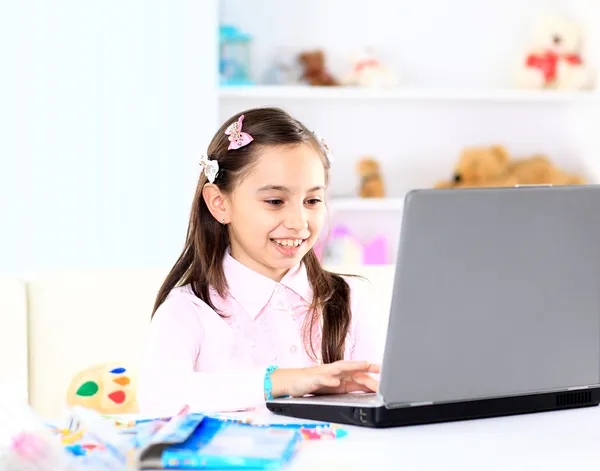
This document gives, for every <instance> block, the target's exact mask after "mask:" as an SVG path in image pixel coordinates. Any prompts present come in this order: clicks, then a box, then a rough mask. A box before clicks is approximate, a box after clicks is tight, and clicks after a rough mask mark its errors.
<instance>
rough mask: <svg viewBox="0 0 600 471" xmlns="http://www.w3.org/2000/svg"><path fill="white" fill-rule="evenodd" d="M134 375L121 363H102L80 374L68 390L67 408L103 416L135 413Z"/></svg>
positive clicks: (136, 408)
mask: <svg viewBox="0 0 600 471" xmlns="http://www.w3.org/2000/svg"><path fill="white" fill-rule="evenodd" d="M135 390H136V385H135V381H134V378H133V375H132V374H131V372H130V371H129V369H128V368H127V367H126V366H123V365H122V364H120V363H102V364H98V365H93V366H91V367H89V368H86V369H85V370H83V371H80V372H79V373H78V374H77V375H76V376H75V378H73V380H72V381H71V384H70V385H69V389H68V391H67V404H68V405H69V406H75V405H78V406H82V407H87V408H89V409H93V410H95V411H96V412H99V413H102V414H131V413H136V412H138V406H137V400H136V394H135Z"/></svg>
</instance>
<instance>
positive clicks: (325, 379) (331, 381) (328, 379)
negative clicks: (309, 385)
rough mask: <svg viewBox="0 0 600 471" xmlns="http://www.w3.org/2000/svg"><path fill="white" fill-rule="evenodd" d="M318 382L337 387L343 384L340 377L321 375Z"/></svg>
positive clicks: (325, 385) (324, 385)
mask: <svg viewBox="0 0 600 471" xmlns="http://www.w3.org/2000/svg"><path fill="white" fill-rule="evenodd" d="M318 382H319V384H320V385H321V386H323V387H326V388H337V387H338V386H339V385H340V384H341V381H340V379H339V378H335V377H333V376H319V378H318Z"/></svg>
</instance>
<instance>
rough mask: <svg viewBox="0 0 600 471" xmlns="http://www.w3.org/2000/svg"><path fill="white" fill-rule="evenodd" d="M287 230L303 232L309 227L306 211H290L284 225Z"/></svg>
mask: <svg viewBox="0 0 600 471" xmlns="http://www.w3.org/2000/svg"><path fill="white" fill-rule="evenodd" d="M283 225H284V227H285V228H286V229H290V230H295V231H302V230H304V229H306V228H307V227H308V220H307V218H306V214H305V211H304V209H290V210H289V211H288V212H287V214H286V218H285V221H284V223H283Z"/></svg>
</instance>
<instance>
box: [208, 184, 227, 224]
mask: <svg viewBox="0 0 600 471" xmlns="http://www.w3.org/2000/svg"><path fill="white" fill-rule="evenodd" d="M202 197H203V198H204V202H205V203H206V206H207V207H208V210H209V211H210V213H211V214H212V215H213V217H214V218H215V219H216V220H217V221H218V222H219V223H221V224H227V223H228V222H229V211H228V204H227V198H226V197H225V195H224V194H223V192H222V191H221V190H220V189H219V187H218V186H217V185H213V184H212V183H207V184H206V185H204V188H202Z"/></svg>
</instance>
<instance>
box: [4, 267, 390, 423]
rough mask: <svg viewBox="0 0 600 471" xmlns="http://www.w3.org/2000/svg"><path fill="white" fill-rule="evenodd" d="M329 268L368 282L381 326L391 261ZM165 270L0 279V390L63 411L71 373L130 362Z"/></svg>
mask: <svg viewBox="0 0 600 471" xmlns="http://www.w3.org/2000/svg"><path fill="white" fill-rule="evenodd" d="M331 269H332V270H335V271H337V272H341V273H353V274H359V275H363V276H364V277H365V278H366V279H367V280H368V281H369V282H368V283H367V287H368V289H369V290H370V292H371V293H370V295H371V300H372V303H373V315H374V316H377V319H378V322H379V325H380V327H381V329H385V328H386V327H387V318H388V312H389V305H390V302H391V291H392V283H393V275H394V267H393V266H356V267H336V268H331ZM165 274H166V270H164V271H162V270H128V271H71V272H68V271H62V272H57V273H48V274H44V275H40V276H38V277H36V278H34V279H32V280H29V281H28V282H27V283H25V282H23V281H21V280H18V279H10V278H5V279H1V278H0V319H1V320H0V366H1V367H2V371H3V376H4V378H3V380H2V383H5V385H8V386H6V387H5V388H4V389H3V392H4V393H5V392H6V391H9V392H10V393H11V394H13V395H18V396H19V397H22V398H24V397H27V395H28V400H29V403H30V404H31V405H32V406H33V407H34V409H36V410H37V411H38V412H39V413H41V414H42V415H44V416H45V417H48V418H52V417H57V416H59V415H60V414H61V412H62V411H63V410H64V399H65V392H66V390H67V387H68V384H69V382H70V380H71V379H72V378H73V377H74V375H75V374H76V373H77V372H78V371H79V370H81V369H82V368H85V367H87V366H90V365H92V364H94V363H102V362H106V361H120V362H126V363H127V364H130V365H134V366H135V365H137V364H138V362H139V360H140V357H141V354H142V351H143V345H144V340H145V336H146V331H147V327H148V323H149V320H150V312H151V310H152V306H153V303H154V297H155V295H156V292H157V290H158V288H159V286H160V284H161V283H162V280H163V278H164V276H165ZM2 383H0V384H2ZM3 395H4V394H3Z"/></svg>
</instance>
